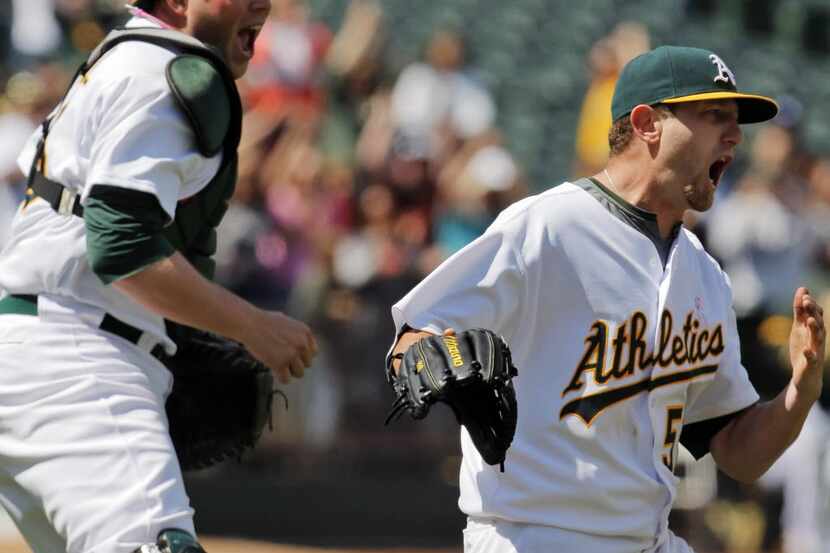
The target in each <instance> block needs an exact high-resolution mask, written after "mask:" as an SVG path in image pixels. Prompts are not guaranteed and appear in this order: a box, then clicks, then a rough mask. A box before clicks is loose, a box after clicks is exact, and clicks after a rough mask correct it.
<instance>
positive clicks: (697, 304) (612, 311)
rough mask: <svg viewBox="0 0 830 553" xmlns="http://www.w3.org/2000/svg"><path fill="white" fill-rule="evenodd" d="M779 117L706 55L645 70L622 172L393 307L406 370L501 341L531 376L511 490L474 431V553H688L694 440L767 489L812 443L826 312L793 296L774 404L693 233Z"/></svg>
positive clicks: (622, 138) (470, 255) (465, 483)
mask: <svg viewBox="0 0 830 553" xmlns="http://www.w3.org/2000/svg"><path fill="white" fill-rule="evenodd" d="M776 112H777V105H776V104H775V102H774V101H773V100H771V99H769V98H766V97H764V96H757V95H751V94H745V93H742V92H738V89H737V87H736V83H735V77H734V74H733V73H732V71H731V70H730V69H729V67H728V66H727V65H726V64H725V63H724V62H723V60H722V59H721V58H719V57H718V56H717V55H715V54H714V53H712V52H709V51H707V50H702V49H696V48H685V47H676V46H663V47H660V48H657V49H655V50H652V51H649V52H647V53H645V54H643V55H641V56H639V57H637V58H635V59H634V60H632V61H631V62H630V63H629V64H627V66H626V67H625V68H624V70H623V71H622V73H621V75H620V78H619V81H618V83H617V85H616V89H615V93H614V98H613V106H612V116H613V120H614V125H613V128H612V130H611V132H610V135H609V142H610V147H611V157H610V160H609V162H608V164H607V166H606V167H605V168H604V169H603V170H602V171H601V172H600V173H598V174H596V175H594V176H593V177H590V178H585V179H579V180H576V181H575V182H566V183H563V184H562V185H561V186H557V187H555V188H553V189H551V190H548V191H546V192H543V193H541V194H539V195H536V196H533V197H529V198H526V199H524V200H522V201H519V202H518V203H516V204H514V205H512V206H510V207H509V208H507V209H506V210H505V211H503V212H502V213H501V214H500V216H499V217H498V218H497V220H496V221H495V222H494V223H493V224H492V226H491V227H490V228H489V229H488V230H487V231H486V232H485V233H484V234H483V235H482V236H481V237H480V238H479V239H477V240H476V241H475V242H474V243H472V244H470V245H469V246H468V247H466V248H465V249H463V250H461V251H460V252H458V253H457V254H455V255H454V256H452V257H451V258H449V259H448V260H447V261H446V262H445V263H444V264H443V265H441V266H440V267H439V268H438V269H436V270H435V271H434V272H433V273H432V274H431V275H430V276H429V277H427V278H426V279H425V280H424V281H423V282H421V283H420V284H419V285H418V286H417V287H415V288H414V289H413V290H412V291H411V292H410V293H409V294H407V295H406V296H405V297H404V298H403V299H402V300H401V301H400V302H398V303H397V304H396V305H394V306H393V308H392V314H393V317H394V320H395V324H396V328H397V331H398V334H397V340H396V343H395V345H394V346H393V348H392V350H391V353H393V354H397V353H400V352H404V351H406V349H407V348H408V347H409V346H410V345H411V344H413V343H415V342H417V341H418V340H419V339H420V338H421V337H423V336H426V335H429V334H441V333H446V332H452V331H453V329H466V328H470V327H485V328H489V329H491V330H494V331H495V332H496V333H499V334H501V335H503V336H504V337H505V339H506V340H507V343H508V344H509V346H510V349H511V351H512V353H513V359H514V362H515V364H516V366H517V367H518V377H516V378H514V379H513V382H514V386H515V387H516V399H517V402H518V425H517V429H516V434H515V437H514V440H513V444H512V446H511V447H510V449H509V450H508V452H507V458H506V462H505V466H506V471H505V472H504V473H502V472H500V471H499V468H498V467H493V466H490V465H487V464H485V463H484V462H483V461H482V458H481V456H480V455H479V453H478V452H477V450H476V448H475V447H474V446H473V443H472V441H471V439H470V436H469V435H468V433H467V432H466V430H464V429H463V428H462V432H461V449H462V453H463V461H462V466H461V475H460V484H461V497H460V500H459V505H460V507H461V510H462V511H464V512H465V513H466V514H467V515H468V522H467V527H466V529H465V530H464V547H465V549H464V550H465V552H466V553H509V552H521V553H527V552H530V553H540V552H549V551H584V552H588V551H590V552H591V553H621V552H643V551H648V552H660V553H681V552H688V551H691V549H690V548H689V546H688V545H687V544H686V543H685V542H684V541H683V540H682V539H680V538H678V537H676V536H675V535H674V534H672V532H671V531H670V530H669V529H668V527H667V523H668V514H669V510H670V508H671V505H672V501H673V499H674V496H675V490H676V485H677V477H676V476H675V475H674V473H673V468H674V466H675V462H676V459H677V450H678V442H680V443H682V444H683V445H684V446H685V447H686V448H687V449H689V450H690V451H691V452H692V453H693V454H694V455H695V456H696V457H697V458H699V457H701V456H702V455H705V454H706V453H707V452H711V453H712V455H713V457H714V459H715V461H716V462H717V464H718V466H719V467H720V468H721V469H722V470H723V471H724V472H726V473H727V474H729V475H730V476H732V477H733V478H736V479H738V480H742V481H752V480H755V479H757V478H758V477H759V476H760V475H761V474H762V473H763V472H764V471H765V470H766V469H767V468H768V467H769V466H770V465H771V464H772V463H773V461H774V460H775V459H776V458H777V457H778V456H779V455H780V454H781V453H782V452H783V451H784V450H785V448H786V447H787V446H788V445H789V444H790V443H791V442H792V440H793V439H794V438H795V437H796V436H797V435H798V433H799V431H800V429H801V426H802V424H803V422H804V419H805V417H806V415H807V413H808V411H809V409H810V406H811V405H812V404H813V403H814V401H815V400H816V398H817V397H818V395H819V392H820V390H821V387H822V377H821V359H823V357H824V353H823V352H824V345H825V329H824V322H823V317H822V310H821V308H820V307H819V306H818V305H817V304H816V302H815V300H814V299H813V298H812V296H811V295H810V294H809V292H808V291H807V290H806V289H804V288H799V289H798V290H797V291H796V292H795V298H794V301H793V311H794V314H795V321H794V324H793V327H792V333H791V338H790V359H791V361H792V378H791V380H790V383H789V385H788V386H787V388H786V389H785V390H784V391H782V392H781V394H780V395H779V396H778V397H777V398H775V399H774V400H772V401H770V402H767V403H759V402H758V395H757V394H756V392H755V390H754V389H753V388H752V386H751V384H750V383H749V380H748V378H747V374H746V371H745V369H744V367H743V366H742V365H741V360H740V354H739V351H740V349H739V343H738V334H737V330H736V325H735V316H734V314H733V311H732V308H731V291H730V283H729V279H728V277H727V276H726V275H725V274H724V273H723V272H722V271H721V269H720V268H719V267H718V265H717V263H716V262H715V261H714V260H713V259H712V258H711V257H710V256H709V255H707V254H706V252H705V251H704V249H703V248H702V246H701V244H700V242H699V241H698V240H697V238H696V237H695V236H694V235H693V234H692V233H690V232H689V231H687V230H685V229H684V228H682V226H681V219H682V217H683V214H684V212H685V211H686V210H687V209H695V210H699V211H703V210H706V209H708V208H709V207H710V205H711V204H712V201H713V196H714V193H715V189H716V188H717V186H718V183H719V182H720V179H721V176H722V175H723V172H724V170H725V169H726V167H727V166H728V165H729V164H730V163H731V162H732V160H733V159H734V156H735V150H736V148H737V146H738V145H739V144H740V142H741V128H740V126H739V125H740V124H743V123H755V122H760V121H764V120H767V119H770V118H771V117H773V116H774V115H775V114H776Z"/></svg>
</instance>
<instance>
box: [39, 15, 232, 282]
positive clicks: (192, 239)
mask: <svg viewBox="0 0 830 553" xmlns="http://www.w3.org/2000/svg"><path fill="white" fill-rule="evenodd" d="M128 40H138V41H143V42H149V43H152V44H156V45H158V46H161V47H163V48H167V49H170V50H173V51H175V52H176V53H177V54H178V55H177V56H176V57H175V58H173V59H172V60H171V61H170V62H169V64H168V65H167V68H166V76H167V82H168V83H169V85H170V90H171V91H172V92H173V96H174V97H175V98H176V102H177V104H178V106H179V108H180V109H181V110H182V112H183V113H184V115H185V116H186V118H187V120H188V121H189V122H190V125H191V127H192V129H193V133H194V136H195V140H196V146H197V149H198V151H199V153H200V154H202V155H203V156H205V157H213V156H215V155H217V154H219V153H221V154H222V162H221V165H220V167H219V170H218V171H217V172H216V175H215V176H214V177H213V179H212V180H211V181H210V182H209V183H208V184H207V186H205V187H204V188H203V189H202V190H201V191H200V192H199V193H197V194H196V195H194V196H191V197H189V198H186V199H184V200H181V201H179V204H178V206H177V207H176V216H175V219H174V220H173V221H172V222H171V223H170V224H169V225H168V226H167V227H165V229H164V235H165V238H166V239H167V240H168V241H169V242H170V244H171V245H172V246H173V247H174V248H175V249H176V250H178V251H179V252H181V253H182V254H183V255H184V256H185V257H186V258H187V259H188V261H190V262H191V263H192V264H193V265H194V266H195V267H196V268H197V269H198V270H199V272H200V273H202V275H204V276H205V277H207V278H213V273H214V269H215V262H214V261H213V259H212V256H213V254H214V253H215V252H216V227H217V226H218V225H219V223H220V222H221V221H222V217H223V216H224V215H225V212H226V211H227V209H228V203H229V202H230V199H231V196H232V195H233V191H234V187H235V185H236V175H237V148H238V146H239V139H240V134H241V129H242V105H241V102H240V99H239V93H238V92H237V89H236V85H235V83H234V79H233V76H232V75H231V73H230V71H229V70H228V68H227V66H226V65H225V63H224V61H223V60H222V58H221V57H220V56H219V54H217V53H216V51H215V50H214V49H213V48H211V47H209V46H206V45H205V44H203V43H202V42H200V41H198V40H196V39H195V38H192V37H190V36H188V35H185V34H182V33H179V32H176V31H170V30H166V29H155V28H133V29H116V30H114V31H112V32H111V33H110V34H109V35H107V37H106V38H105V39H104V41H103V42H101V44H99V45H98V47H97V48H96V49H95V50H94V51H93V52H92V54H91V55H90V57H89V58H88V59H87V61H86V62H84V63H83V64H82V65H81V67H79V68H78V71H77V73H76V74H75V77H74V78H73V79H72V82H73V83H74V82H75V80H77V79H78V78H79V77H80V78H85V77H86V74H87V73H88V72H89V71H90V69H92V67H93V65H95V63H96V62H97V61H98V60H99V59H101V57H102V56H103V55H104V54H105V53H107V52H108V51H109V50H110V49H111V48H113V47H114V46H116V45H117V44H120V43H122V42H125V41H128ZM71 86H72V85H71V84H70V87H71ZM50 123H51V119H46V120H45V121H44V122H43V125H42V130H43V132H42V137H41V140H40V142H39V143H38V146H37V150H36V154H35V157H34V160H33V162H32V169H31V171H30V172H29V188H30V189H31V190H32V191H33V193H34V194H35V195H37V196H40V197H42V198H43V199H45V200H46V201H47V202H49V204H50V205H51V206H52V207H53V208H54V209H55V210H56V211H58V212H60V213H65V214H66V213H73V214H75V215H78V216H82V215H83V206H81V204H80V198H79V197H78V196H77V194H76V193H74V192H72V191H70V190H69V189H68V188H65V187H64V186H63V185H61V184H60V183H57V182H55V181H52V180H50V179H48V178H46V176H45V175H44V173H43V163H42V160H43V157H44V145H45V142H46V138H47V136H48V134H49V125H50Z"/></svg>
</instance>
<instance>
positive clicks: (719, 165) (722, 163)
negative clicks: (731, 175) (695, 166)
mask: <svg viewBox="0 0 830 553" xmlns="http://www.w3.org/2000/svg"><path fill="white" fill-rule="evenodd" d="M731 162H732V158H731V157H729V156H724V157H722V158H720V159H719V160H717V161H716V162H715V163H713V164H712V165H710V166H709V179H710V180H711V181H712V186H717V185H718V182H720V178H721V177H722V176H723V172H724V171H725V170H726V167H727V166H728V165H729V164H730V163H731Z"/></svg>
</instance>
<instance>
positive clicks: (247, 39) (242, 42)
mask: <svg viewBox="0 0 830 553" xmlns="http://www.w3.org/2000/svg"><path fill="white" fill-rule="evenodd" d="M261 30H262V25H251V26H249V27H245V28H243V29H241V30H240V31H239V33H237V36H236V39H237V41H238V43H239V49H240V50H241V51H242V54H243V55H244V56H245V57H246V58H248V59H250V58H252V57H253V56H254V43H255V42H256V38H257V37H258V36H259V31H261Z"/></svg>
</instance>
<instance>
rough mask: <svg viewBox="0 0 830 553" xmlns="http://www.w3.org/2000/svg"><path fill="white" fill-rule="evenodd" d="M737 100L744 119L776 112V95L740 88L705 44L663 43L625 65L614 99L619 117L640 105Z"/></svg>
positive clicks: (760, 118)
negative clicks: (702, 45) (695, 46)
mask: <svg viewBox="0 0 830 553" xmlns="http://www.w3.org/2000/svg"><path fill="white" fill-rule="evenodd" d="M723 99H734V100H735V101H736V102H737V103H738V123H760V122H761V121H767V120H769V119H772V118H773V117H775V114H776V113H778V104H776V103H775V101H774V100H773V99H772V98H767V97H766V96H759V95H757V94H746V93H743V92H738V86H737V84H736V83H735V74H734V73H732V71H730V69H729V67H727V66H726V64H725V63H724V62H723V60H722V59H721V58H720V57H719V56H718V55H717V54H715V53H713V52H710V51H709V50H703V49H701V48H689V47H685V46H660V47H658V48H655V49H654V50H651V51H649V52H646V53H645V54H641V55H639V56H637V57H636V58H634V59H633V60H631V61H630V62H628V63H627V64H626V66H625V67H624V68H623V70H622V73H621V74H620V77H619V79H618V80H617V85H616V87H615V88H614V98H613V100H612V101H611V117H612V119H613V120H614V121H616V120H617V119H619V118H620V117H623V116H624V115H627V114H629V113H631V110H633V109H634V108H635V107H636V106H638V105H640V104H647V105H654V104H679V103H682V102H699V101H702V100H723Z"/></svg>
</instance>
